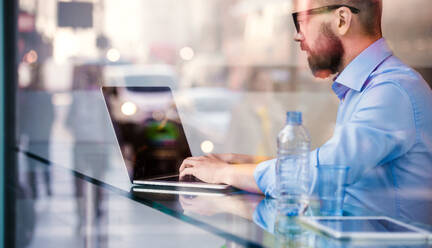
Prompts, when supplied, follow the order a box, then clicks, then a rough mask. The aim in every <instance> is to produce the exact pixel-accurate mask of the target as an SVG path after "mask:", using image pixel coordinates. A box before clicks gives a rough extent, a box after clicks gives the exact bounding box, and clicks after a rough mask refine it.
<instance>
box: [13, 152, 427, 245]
mask: <svg viewBox="0 0 432 248" xmlns="http://www.w3.org/2000/svg"><path fill="white" fill-rule="evenodd" d="M41 145H42V144H41ZM102 147H103V146H102ZM106 147H107V146H105V147H104V148H101V146H93V148H94V149H95V150H96V151H100V150H104V151H105V150H107V148H106ZM108 147H109V145H108ZM57 148H59V150H61V149H60V148H61V145H60V144H59V146H58V147H57ZM77 154H79V153H75V155H77ZM90 154H93V156H90ZM84 157H85V158H86V159H82V161H83V164H81V166H82V168H81V167H80V168H78V169H76V168H74V167H68V166H67V165H66V166H65V165H62V164H60V163H58V162H59V161H57V162H50V161H48V160H46V159H44V158H43V157H41V156H39V155H36V154H34V153H32V152H24V151H23V152H18V172H19V173H18V175H19V180H18V183H17V185H14V190H15V195H16V205H17V214H16V218H15V220H16V237H17V239H16V240H17V243H19V244H22V246H19V247H26V246H27V245H30V246H31V247H39V246H42V244H46V242H49V243H50V244H53V246H54V244H56V245H60V244H61V245H62V246H64V247H72V246H73V247H81V246H86V244H87V243H93V244H95V247H110V246H113V247H115V246H116V245H117V244H121V247H129V246H134V247H135V246H136V245H137V244H142V243H143V242H153V243H152V244H154V245H155V246H158V247H171V246H173V247H184V246H185V247H186V246H187V247H203V246H205V247H371V246H373V247H428V244H427V243H426V241H421V242H415V243H412V242H408V243H407V242H394V241H393V242H392V241H390V242H385V243H382V242H378V243H377V242H375V241H370V242H366V243H365V242H363V243H357V242H349V241H339V240H337V239H334V238H332V237H329V236H326V235H324V234H323V233H321V232H318V231H317V230H314V229H311V228H309V227H307V226H304V225H301V224H299V222H298V221H296V220H295V219H294V220H293V219H292V218H288V217H285V216H280V215H278V214H277V211H276V204H275V200H274V199H271V198H265V197H263V196H261V195H256V194H249V193H247V192H243V191H232V192H229V193H227V194H217V195H198V196H197V195H183V194H164V193H154V192H153V193H151V192H150V193H149V192H147V193H146V192H134V191H133V190H132V188H131V184H130V183H129V182H127V177H126V178H125V180H126V182H125V181H124V180H120V179H119V178H121V177H122V176H121V174H120V170H118V171H117V170H115V169H113V168H110V167H109V166H106V164H102V162H106V161H109V160H107V158H106V157H104V156H100V154H99V156H97V153H96V155H95V154H94V153H91V152H90V153H86V156H84ZM84 161H87V162H84ZM120 162H121V161H120ZM95 163H96V165H97V166H99V167H97V166H94V165H95ZM107 164H111V165H116V163H107ZM119 165H121V163H120V164H119ZM87 166H89V167H93V169H94V167H96V169H94V170H93V171H92V170H91V169H89V168H87ZM114 167H116V166H114ZM101 168H103V170H102V171H103V172H102V171H98V170H97V169H101ZM86 173H87V174H86ZM91 173H94V174H91ZM111 179H112V180H111ZM114 179H116V180H114ZM110 180H111V181H110ZM317 204H318V203H317V201H311V204H310V207H309V208H308V211H307V212H306V215H320V214H319V210H318V208H317ZM344 215H351V216H371V215H372V216H377V215H385V213H376V212H372V211H369V210H367V209H366V208H362V207H356V206H348V205H346V206H344ZM403 221H404V222H410V221H409V220H403ZM410 223H411V224H414V225H416V226H418V227H421V228H424V229H427V230H432V228H431V227H430V226H428V225H424V224H421V223H413V222H410ZM22 233H26V235H27V236H28V237H27V236H26V235H25V236H26V238H25V239H23V238H22ZM371 242H372V243H371ZM174 244H175V245H174ZM96 245H97V246H96ZM44 247H46V246H44Z"/></svg>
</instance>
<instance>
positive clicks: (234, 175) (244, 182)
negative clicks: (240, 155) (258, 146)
mask: <svg viewBox="0 0 432 248" xmlns="http://www.w3.org/2000/svg"><path fill="white" fill-rule="evenodd" d="M256 166H257V164H235V165H232V166H229V167H226V168H225V169H224V170H223V171H222V173H221V175H220V178H221V182H223V183H226V184H229V185H232V186H234V187H236V188H239V189H242V190H246V191H249V192H253V193H258V194H262V192H261V190H260V189H259V188H258V185H257V184H256V182H255V178H254V171H255V168H256Z"/></svg>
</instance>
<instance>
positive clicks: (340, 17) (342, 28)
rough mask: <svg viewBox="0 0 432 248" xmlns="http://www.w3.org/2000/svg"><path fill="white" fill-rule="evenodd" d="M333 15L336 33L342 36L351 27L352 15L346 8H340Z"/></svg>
mask: <svg viewBox="0 0 432 248" xmlns="http://www.w3.org/2000/svg"><path fill="white" fill-rule="evenodd" d="M335 15H336V19H335V22H336V23H335V24H336V31H337V33H338V34H339V35H340V36H343V35H345V34H346V33H348V31H349V29H350V28H351V26H352V17H353V14H352V13H351V11H350V9H348V8H347V7H341V8H339V9H338V10H337V11H336V12H335Z"/></svg>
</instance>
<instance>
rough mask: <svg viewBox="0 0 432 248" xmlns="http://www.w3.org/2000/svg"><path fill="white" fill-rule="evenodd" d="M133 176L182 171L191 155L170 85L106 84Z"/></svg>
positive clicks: (144, 177) (108, 102)
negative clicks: (135, 85) (109, 85)
mask: <svg viewBox="0 0 432 248" xmlns="http://www.w3.org/2000/svg"><path fill="white" fill-rule="evenodd" d="M102 92H103V95H104V98H105V102H106V105H107V108H108V112H109V114H110V118H111V121H112V124H113V126H114V131H115V134H116V137H117V140H118V143H119V145H120V150H121V153H122V156H123V159H124V161H125V164H126V167H127V170H128V174H129V178H130V179H131V181H133V180H147V179H152V178H157V177H163V176H169V175H175V174H178V170H179V168H180V165H181V163H182V162H183V160H184V159H185V158H187V157H190V156H191V152H190V150H189V145H188V143H187V140H186V136H185V133H184V129H183V126H182V124H181V121H180V117H179V114H178V111H177V108H176V105H175V102H174V98H173V95H172V92H171V90H170V88H169V87H118V86H117V87H103V88H102Z"/></svg>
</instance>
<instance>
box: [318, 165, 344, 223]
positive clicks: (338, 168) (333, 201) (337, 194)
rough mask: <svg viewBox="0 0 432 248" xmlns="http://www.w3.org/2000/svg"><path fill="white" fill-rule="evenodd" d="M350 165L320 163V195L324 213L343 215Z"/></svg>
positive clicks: (322, 212) (321, 208) (321, 209)
mask: <svg viewBox="0 0 432 248" xmlns="http://www.w3.org/2000/svg"><path fill="white" fill-rule="evenodd" d="M348 170H349V167H348V166H342V165H319V166H318V195H319V197H320V204H321V207H320V211H321V214H322V215H329V216H341V215H342V214H343V203H344V197H345V186H346V181H347V175H348Z"/></svg>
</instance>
